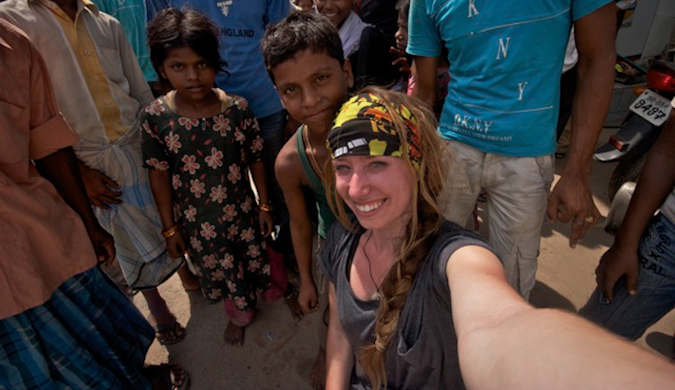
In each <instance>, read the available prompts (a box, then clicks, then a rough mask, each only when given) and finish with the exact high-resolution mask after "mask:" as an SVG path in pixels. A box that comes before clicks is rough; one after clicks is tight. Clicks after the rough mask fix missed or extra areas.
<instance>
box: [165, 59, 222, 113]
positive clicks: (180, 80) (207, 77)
mask: <svg viewBox="0 0 675 390" xmlns="http://www.w3.org/2000/svg"><path fill="white" fill-rule="evenodd" d="M160 72H161V75H162V77H164V78H166V79H167V80H169V82H170V83H171V86H172V87H173V88H174V89H175V90H176V93H177V94H179V95H180V96H181V98H182V99H185V100H188V101H192V102H201V101H203V100H204V99H205V98H207V97H209V96H210V94H211V93H212V90H211V88H213V84H214V83H215V81H216V72H215V70H214V69H213V67H212V66H211V65H210V64H209V63H208V62H207V61H206V59H205V58H204V57H202V56H200V55H199V54H197V53H195V51H194V50H192V49H191V48H189V47H187V46H185V47H178V48H174V49H170V50H169V52H168V53H167V56H166V60H164V64H162V68H161V69H160Z"/></svg>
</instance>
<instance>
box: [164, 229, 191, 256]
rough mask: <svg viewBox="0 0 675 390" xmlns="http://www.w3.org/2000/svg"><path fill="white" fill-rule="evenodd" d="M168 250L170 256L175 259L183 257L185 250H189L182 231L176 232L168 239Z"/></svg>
mask: <svg viewBox="0 0 675 390" xmlns="http://www.w3.org/2000/svg"><path fill="white" fill-rule="evenodd" d="M166 251H167V252H168V253H169V256H171V257H173V258H174V259H177V258H179V257H183V255H184V254H185V252H187V247H186V246H185V242H184V241H183V236H181V234H180V232H176V233H174V234H173V235H172V236H170V237H169V238H167V239H166Z"/></svg>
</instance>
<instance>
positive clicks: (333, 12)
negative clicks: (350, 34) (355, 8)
mask: <svg viewBox="0 0 675 390" xmlns="http://www.w3.org/2000/svg"><path fill="white" fill-rule="evenodd" d="M314 5H316V9H317V10H318V11H319V13H320V14H321V15H323V16H325V17H327V18H328V20H330V22H331V23H332V24H333V25H334V26H335V27H337V28H340V26H342V22H344V21H345V19H347V17H348V16H349V14H350V13H351V12H352V0H314Z"/></svg>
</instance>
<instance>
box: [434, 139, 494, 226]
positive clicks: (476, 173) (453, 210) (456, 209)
mask: <svg viewBox="0 0 675 390" xmlns="http://www.w3.org/2000/svg"><path fill="white" fill-rule="evenodd" d="M447 145H448V148H449V149H450V153H451V155H450V156H448V158H447V163H448V164H449V167H450V168H449V170H448V179H447V181H446V182H445V189H444V191H443V194H442V195H441V197H440V199H439V203H440V206H441V209H442V210H443V215H444V216H445V218H446V219H448V220H449V221H452V222H454V223H456V224H458V225H460V226H462V227H465V226H466V223H467V218H469V216H470V215H471V213H472V211H473V209H474V206H475V205H476V199H477V198H478V194H479V193H480V189H481V183H480V180H481V170H482V169H483V159H484V158H485V153H483V152H481V151H479V150H478V149H475V148H472V147H471V146H468V145H465V144H463V143H461V142H457V141H447Z"/></svg>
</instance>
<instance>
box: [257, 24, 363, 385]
mask: <svg viewBox="0 0 675 390" xmlns="http://www.w3.org/2000/svg"><path fill="white" fill-rule="evenodd" d="M262 48H263V56H264V57H265V65H266V66H267V71H268V72H269V74H270V77H271V78H272V81H273V82H274V84H275V85H276V88H277V91H278V93H279V96H280V97H281V102H282V103H283V105H284V107H285V108H286V110H287V111H288V113H289V114H290V115H291V116H292V117H293V118H294V119H296V120H297V121H299V122H300V123H302V126H300V128H298V130H297V132H296V133H295V135H294V136H292V137H291V139H290V140H289V141H288V142H286V144H285V145H284V146H283V148H282V149H281V152H279V156H278V157H277V160H276V163H275V172H276V176H277V180H278V181H279V186H280V187H281V189H282V191H283V193H284V198H285V199H286V205H287V207H288V212H289V216H290V230H291V239H292V242H293V250H294V251H295V256H296V259H297V262H298V269H299V271H300V294H299V296H298V302H299V303H300V306H301V307H302V310H303V312H304V313H310V312H314V311H316V310H318V309H319V304H318V303H319V296H318V294H317V287H316V284H315V280H314V276H313V272H312V268H313V264H312V239H313V237H314V235H315V234H316V233H318V235H319V237H320V238H321V239H323V238H325V236H326V232H327V231H328V228H329V227H330V225H331V224H332V222H333V219H334V217H333V214H332V212H331V210H330V208H329V207H328V203H327V201H326V195H325V193H324V186H323V182H324V178H323V168H324V167H325V166H326V164H327V163H328V162H329V159H330V155H329V152H328V149H327V148H326V135H327V134H328V130H330V127H331V124H332V122H333V119H334V118H335V114H336V113H337V111H338V109H339V108H340V106H341V105H342V103H343V102H344V101H345V100H346V98H347V96H348V92H347V91H348V89H349V88H350V87H351V86H352V84H353V77H352V72H351V65H350V64H349V60H345V59H344V56H343V52H342V44H341V42H340V36H339V35H338V32H337V30H336V29H335V27H334V26H333V25H332V24H330V23H329V22H328V21H327V20H326V19H324V18H322V17H320V16H317V15H314V14H308V13H301V12H296V13H293V14H291V15H290V16H289V17H288V18H286V19H285V20H283V21H281V22H280V23H279V24H277V25H274V26H272V27H271V28H270V29H269V30H268V31H267V33H266V34H265V37H264V39H263V42H262ZM308 190H309V191H308ZM309 194H311V197H312V198H313V201H314V202H315V204H316V212H317V213H318V226H317V230H316V231H315V230H314V228H313V225H312V218H311V214H313V212H314V210H310V209H309V208H308V206H307V205H308V204H310V202H309V200H310V199H308V195H309ZM314 269H318V267H314ZM317 281H318V278H317ZM320 292H321V293H322V298H323V299H321V301H323V302H326V296H325V291H321V289H320ZM320 332H321V334H320V337H321V342H322V343H324V342H325V338H326V337H325V336H326V328H325V327H321V330H320ZM323 354H324V353H323V349H322V348H321V349H320V350H319V356H317V364H315V366H314V369H313V370H312V373H311V374H310V377H311V380H312V382H313V384H314V385H319V384H320V383H321V382H322V381H323V377H322V370H323V360H322V359H323ZM316 387H317V386H315V388H316Z"/></svg>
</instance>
